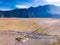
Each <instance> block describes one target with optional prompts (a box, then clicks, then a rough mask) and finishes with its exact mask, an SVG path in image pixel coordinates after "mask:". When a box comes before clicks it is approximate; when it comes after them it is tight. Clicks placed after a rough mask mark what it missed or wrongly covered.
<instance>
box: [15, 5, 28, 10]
mask: <svg viewBox="0 0 60 45" xmlns="http://www.w3.org/2000/svg"><path fill="white" fill-rule="evenodd" d="M16 8H22V9H23V8H29V6H27V5H16Z"/></svg>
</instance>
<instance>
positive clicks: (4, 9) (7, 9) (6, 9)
mask: <svg viewBox="0 0 60 45" xmlns="http://www.w3.org/2000/svg"><path fill="white" fill-rule="evenodd" d="M0 10H2V11H9V10H12V9H10V8H0Z"/></svg>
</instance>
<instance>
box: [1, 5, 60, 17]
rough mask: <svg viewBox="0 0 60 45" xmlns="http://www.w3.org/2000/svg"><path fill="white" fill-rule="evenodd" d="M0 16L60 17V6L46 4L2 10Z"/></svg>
mask: <svg viewBox="0 0 60 45" xmlns="http://www.w3.org/2000/svg"><path fill="white" fill-rule="evenodd" d="M0 17H7V18H10V17H17V18H32V17H35V18H37V17H38V18H59V17H60V6H54V5H44V6H38V7H30V8H28V9H14V10H10V11H0Z"/></svg>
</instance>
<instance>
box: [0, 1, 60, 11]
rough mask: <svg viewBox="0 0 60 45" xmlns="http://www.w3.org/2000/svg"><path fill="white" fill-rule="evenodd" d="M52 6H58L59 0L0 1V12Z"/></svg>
mask: <svg viewBox="0 0 60 45" xmlns="http://www.w3.org/2000/svg"><path fill="white" fill-rule="evenodd" d="M47 4H52V5H56V6H60V0H0V10H11V9H15V8H29V7H31V6H32V7H37V6H39V5H47Z"/></svg>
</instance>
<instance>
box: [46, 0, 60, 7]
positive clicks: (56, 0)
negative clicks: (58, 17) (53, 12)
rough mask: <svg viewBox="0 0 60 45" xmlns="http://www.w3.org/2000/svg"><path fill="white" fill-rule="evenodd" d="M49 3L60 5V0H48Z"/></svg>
mask: <svg viewBox="0 0 60 45" xmlns="http://www.w3.org/2000/svg"><path fill="white" fill-rule="evenodd" d="M46 3H47V4H51V5H56V6H60V0H46Z"/></svg>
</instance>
